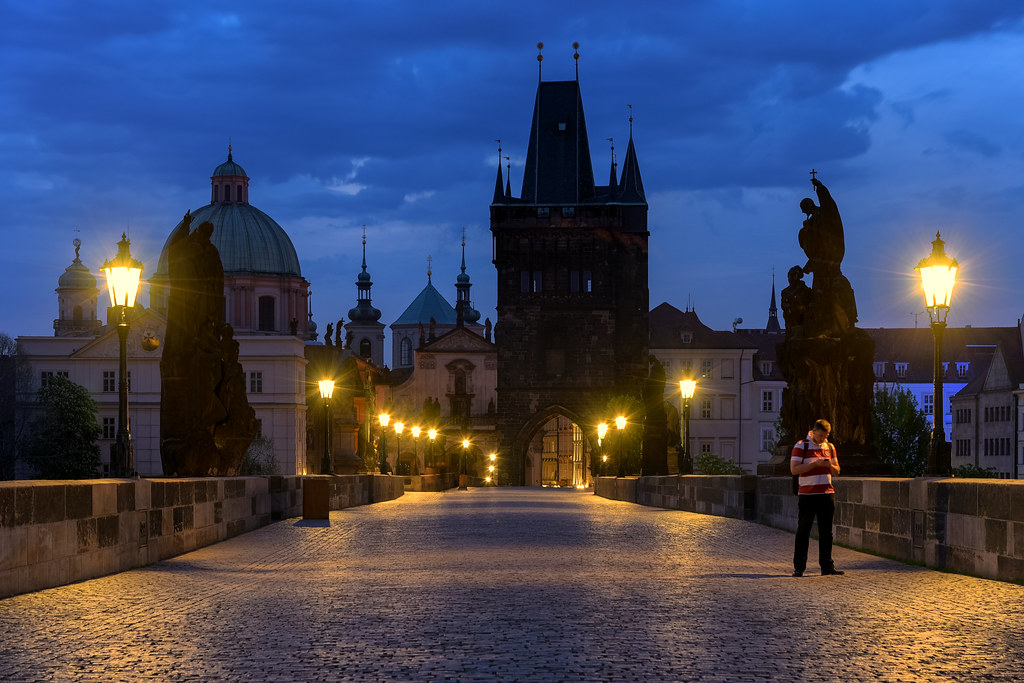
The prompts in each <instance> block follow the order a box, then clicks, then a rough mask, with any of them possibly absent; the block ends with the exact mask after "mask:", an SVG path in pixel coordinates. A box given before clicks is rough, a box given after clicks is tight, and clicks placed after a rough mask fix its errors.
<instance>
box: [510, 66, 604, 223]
mask: <svg viewBox="0 0 1024 683" xmlns="http://www.w3.org/2000/svg"><path fill="white" fill-rule="evenodd" d="M521 198H522V200H523V201H524V202H526V203H527V204H580V203H582V202H586V201H589V200H591V199H593V198H594V169H593V167H592V166H591V162H590V143H589V142H588V138H587V123H586V120H585V119H584V116H583V98H582V96H581V94H580V84H579V83H577V82H576V81H551V82H547V83H543V82H542V83H541V84H540V85H538V86H537V97H536V100H535V102H534V107H533V125H532V127H531V129H530V144H529V148H528V150H527V153H526V167H525V168H524V169H523V193H522V195H521Z"/></svg>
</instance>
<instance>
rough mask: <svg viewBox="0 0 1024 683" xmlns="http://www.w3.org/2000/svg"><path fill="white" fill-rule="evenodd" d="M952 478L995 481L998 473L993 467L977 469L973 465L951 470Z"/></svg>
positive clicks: (969, 464)
mask: <svg viewBox="0 0 1024 683" xmlns="http://www.w3.org/2000/svg"><path fill="white" fill-rule="evenodd" d="M953 476H954V477H959V478H962V479H997V478H999V473H998V472H996V468H994V467H978V466H977V465H975V464H973V463H968V464H966V465H960V466H959V467H954V468H953Z"/></svg>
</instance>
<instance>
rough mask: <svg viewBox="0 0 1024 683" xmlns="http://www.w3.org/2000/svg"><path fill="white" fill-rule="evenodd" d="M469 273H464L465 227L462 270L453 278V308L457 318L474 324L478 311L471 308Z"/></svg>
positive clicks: (477, 318) (478, 315)
mask: <svg viewBox="0 0 1024 683" xmlns="http://www.w3.org/2000/svg"><path fill="white" fill-rule="evenodd" d="M470 287H472V285H471V284H470V282H469V275H468V274H466V228H465V227H463V228H462V272H460V273H459V275H458V277H456V278H455V310H456V311H457V312H458V317H459V320H461V321H462V322H464V323H465V324H467V325H475V324H476V323H477V322H478V321H479V320H480V312H479V311H477V310H475V309H474V308H473V304H472V302H471V301H470V299H469V288H470Z"/></svg>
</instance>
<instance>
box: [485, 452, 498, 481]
mask: <svg viewBox="0 0 1024 683" xmlns="http://www.w3.org/2000/svg"><path fill="white" fill-rule="evenodd" d="M487 458H488V460H490V461H491V463H490V464H489V465H488V466H487V472H488V474H487V483H488V484H491V483H493V484H494V485H495V486H497V485H498V482H497V481H496V479H495V477H497V475H496V474H495V473H494V468H495V462H496V461H497V460H498V454H497V453H491V454H490V455H488V456H487Z"/></svg>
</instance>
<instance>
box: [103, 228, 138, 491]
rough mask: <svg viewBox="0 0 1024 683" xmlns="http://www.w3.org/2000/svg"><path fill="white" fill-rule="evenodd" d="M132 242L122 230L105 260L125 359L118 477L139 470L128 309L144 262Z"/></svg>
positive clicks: (115, 462)
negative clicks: (131, 407) (131, 410)
mask: <svg viewBox="0 0 1024 683" xmlns="http://www.w3.org/2000/svg"><path fill="white" fill-rule="evenodd" d="M130 244H131V240H129V239H128V236H127V235H125V234H124V233H121V241H120V242H118V243H117V256H115V257H114V258H113V259H110V260H107V261H105V262H104V263H103V266H102V268H103V272H104V273H105V274H106V276H107V289H109V290H110V305H111V306H112V307H113V308H114V309H116V310H115V311H114V315H115V317H116V319H117V321H118V322H117V339H118V350H119V352H120V361H121V362H120V365H119V367H118V369H119V372H120V377H119V379H118V396H117V422H118V424H117V440H116V441H115V442H114V450H113V452H112V453H111V459H110V471H111V473H112V474H113V475H114V476H115V477H128V476H131V475H133V474H135V453H134V450H133V448H132V435H131V431H130V428H129V425H128V327H129V320H128V309H130V308H132V307H133V306H135V297H136V296H137V295H138V293H139V284H140V278H141V277H142V262H141V261H138V260H136V259H135V258H133V257H132V255H131V254H130V253H129V252H128V246H129V245H130Z"/></svg>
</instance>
